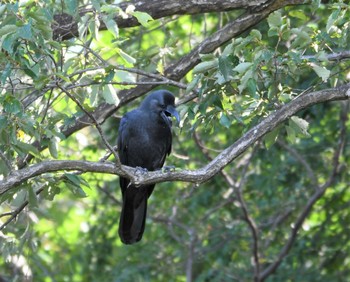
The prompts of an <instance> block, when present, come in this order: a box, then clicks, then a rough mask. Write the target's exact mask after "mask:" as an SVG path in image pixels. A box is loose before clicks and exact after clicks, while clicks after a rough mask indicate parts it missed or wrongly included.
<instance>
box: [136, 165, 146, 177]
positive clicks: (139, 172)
mask: <svg viewBox="0 0 350 282" xmlns="http://www.w3.org/2000/svg"><path fill="white" fill-rule="evenodd" d="M147 173H148V170H147V168H144V167H140V166H137V167H135V175H144V174H147Z"/></svg>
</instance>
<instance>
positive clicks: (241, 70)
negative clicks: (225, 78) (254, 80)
mask: <svg viewBox="0 0 350 282" xmlns="http://www.w3.org/2000/svg"><path fill="white" fill-rule="evenodd" d="M252 64H253V63H249V62H247V63H240V64H238V65H237V66H236V67H235V68H234V69H233V70H234V71H236V72H238V73H244V72H246V71H247V69H248V68H249V67H250V66H251V65H252Z"/></svg>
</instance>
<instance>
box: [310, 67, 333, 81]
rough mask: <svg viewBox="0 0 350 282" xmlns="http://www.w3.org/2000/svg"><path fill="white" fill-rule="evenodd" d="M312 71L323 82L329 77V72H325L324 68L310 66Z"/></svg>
mask: <svg viewBox="0 0 350 282" xmlns="http://www.w3.org/2000/svg"><path fill="white" fill-rule="evenodd" d="M312 68H313V70H314V71H315V72H316V74H317V75H318V76H319V77H320V78H322V80H323V81H324V82H326V81H327V79H328V78H329V76H330V75H331V71H330V70H327V69H326V68H325V67H321V66H318V65H316V64H312Z"/></svg>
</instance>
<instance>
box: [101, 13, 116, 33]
mask: <svg viewBox="0 0 350 282" xmlns="http://www.w3.org/2000/svg"><path fill="white" fill-rule="evenodd" d="M102 20H103V22H104V23H105V25H106V27H107V29H108V31H109V32H110V33H112V35H113V36H114V37H115V38H118V37H119V28H118V25H117V23H116V21H115V20H114V19H113V18H110V17H102Z"/></svg>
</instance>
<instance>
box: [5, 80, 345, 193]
mask: <svg viewBox="0 0 350 282" xmlns="http://www.w3.org/2000/svg"><path fill="white" fill-rule="evenodd" d="M349 98H350V83H349V84H346V85H343V86H341V87H337V88H330V89H325V90H321V91H316V92H311V93H307V94H304V95H301V96H298V97H297V98H295V99H294V100H292V101H291V102H289V103H288V104H286V105H284V106H283V107H281V108H280V109H279V110H277V111H276V112H273V113H271V114H270V115H269V116H267V117H266V118H265V119H264V120H262V121H261V122H260V123H259V124H258V125H256V126H254V127H253V128H251V129H250V130H248V131H247V133H246V134H244V135H243V136H242V137H241V138H240V139H238V140H237V141H236V142H235V143H233V144H232V145H231V146H229V147H227V148H226V149H225V150H223V151H222V152H221V153H220V154H219V155H218V156H217V157H216V158H214V159H213V160H212V161H211V162H209V163H208V164H207V165H206V166H204V167H202V168H199V169H197V170H180V171H175V172H167V173H164V172H162V171H153V172H149V173H147V174H142V175H141V174H135V169H134V168H131V167H127V166H121V167H117V166H115V165H114V164H113V163H101V162H97V163H94V162H87V161H46V162H42V163H39V164H35V165H32V166H30V167H28V168H24V169H21V170H18V171H15V172H13V173H11V174H10V175H9V176H8V177H6V178H5V179H3V180H2V181H0V195H2V194H4V193H5V192H6V191H8V190H9V189H11V188H12V187H15V186H16V185H19V184H20V183H22V182H24V181H26V180H28V179H30V178H33V177H35V176H38V175H41V174H44V173H46V172H54V171H61V170H78V171H81V172H99V173H110V174H118V175H120V176H123V177H127V178H130V180H131V182H132V183H134V184H135V185H140V184H151V183H158V182H164V181H184V182H193V183H203V182H205V181H207V180H209V179H210V178H212V177H213V176H214V175H216V174H217V173H218V172H220V171H221V170H222V169H223V168H224V167H225V166H226V165H228V164H229V163H231V162H232V161H233V160H234V159H235V158H237V157H238V156H239V155H241V154H242V153H243V152H244V151H245V150H247V148H249V147H250V146H251V145H253V144H254V143H255V142H256V141H258V140H259V139H260V138H261V137H263V136H264V135H265V134H267V133H268V132H270V131H271V130H273V129H274V128H276V127H277V126H278V125H279V124H281V123H282V122H284V121H285V120H286V119H288V118H289V117H291V116H292V115H294V114H296V113H297V112H298V111H300V110H302V109H305V108H307V107H310V106H312V105H315V104H317V103H325V102H330V101H337V100H348V99H349Z"/></svg>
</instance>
